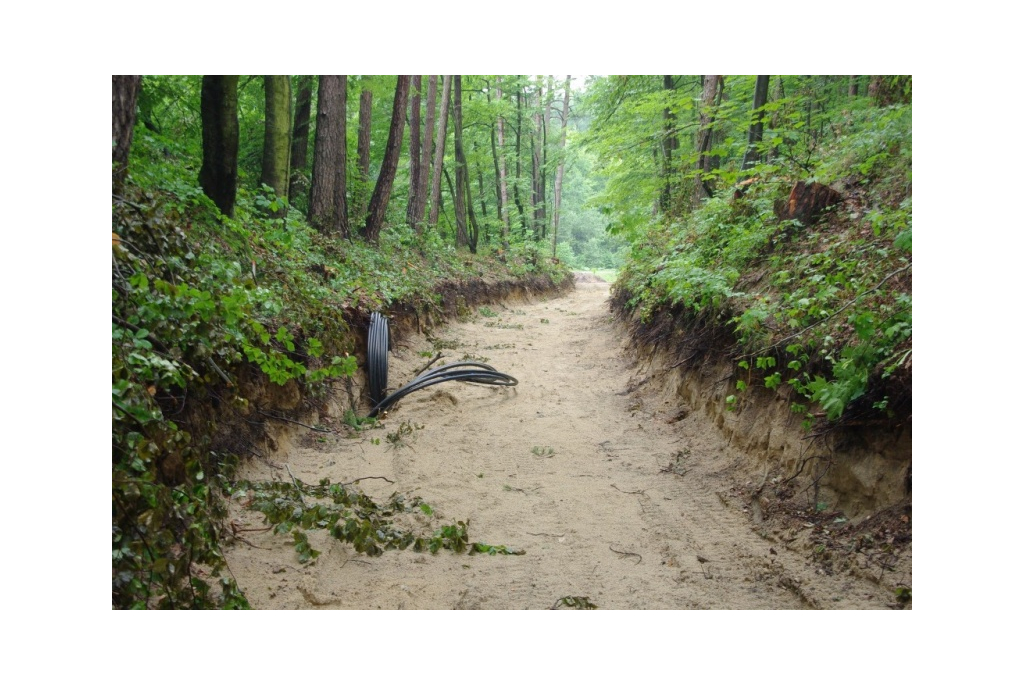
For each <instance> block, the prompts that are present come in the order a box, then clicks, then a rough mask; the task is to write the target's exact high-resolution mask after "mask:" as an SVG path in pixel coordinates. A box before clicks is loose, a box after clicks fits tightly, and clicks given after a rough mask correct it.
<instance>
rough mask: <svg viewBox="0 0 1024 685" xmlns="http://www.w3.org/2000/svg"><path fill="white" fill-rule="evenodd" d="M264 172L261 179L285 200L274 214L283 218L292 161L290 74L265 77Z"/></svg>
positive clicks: (285, 211)
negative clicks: (289, 167) (290, 158)
mask: <svg viewBox="0 0 1024 685" xmlns="http://www.w3.org/2000/svg"><path fill="white" fill-rule="evenodd" d="M263 91H264V102H265V106H264V110H263V114H264V125H263V173H262V175H261V176H260V182H261V183H264V184H265V185H268V186H270V187H271V188H273V189H274V194H275V195H277V197H278V198H279V199H281V200H283V201H284V203H283V204H282V206H281V207H280V208H279V209H278V210H277V211H276V212H274V213H273V215H274V216H276V217H278V218H281V217H283V216H284V215H285V214H286V213H287V211H288V210H287V209H286V207H285V206H284V205H285V204H287V202H288V180H289V173H288V162H289V161H290V160H289V157H290V155H291V149H290V148H291V129H292V86H291V78H290V77H288V76H264V77H263Z"/></svg>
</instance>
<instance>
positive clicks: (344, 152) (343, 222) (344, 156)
mask: <svg viewBox="0 0 1024 685" xmlns="http://www.w3.org/2000/svg"><path fill="white" fill-rule="evenodd" d="M340 78H341V86H340V87H341V100H340V105H341V111H340V112H339V113H338V119H339V120H340V124H341V126H340V128H341V132H340V137H341V145H340V148H341V149H340V150H338V158H337V162H336V163H337V165H338V168H337V171H336V172H335V174H334V193H333V194H334V220H333V223H332V226H333V228H334V232H335V233H337V234H338V235H340V236H342V237H343V238H348V237H349V230H348V188H347V183H348V76H342V77H340Z"/></svg>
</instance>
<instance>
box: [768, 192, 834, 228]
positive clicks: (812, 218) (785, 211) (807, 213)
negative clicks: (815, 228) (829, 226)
mask: <svg viewBox="0 0 1024 685" xmlns="http://www.w3.org/2000/svg"><path fill="white" fill-rule="evenodd" d="M842 200H843V196H842V195H840V194H839V193H838V192H836V191H835V190H833V189H832V188H829V187H828V186H827V185H824V184H822V183H818V182H814V183H811V184H807V183H804V182H803V181H797V183H796V185H795V186H793V190H792V191H791V192H790V193H789V199H788V200H786V201H785V202H777V203H775V216H777V217H779V218H780V219H782V220H783V221H788V220H790V219H797V220H798V221H800V223H802V224H803V225H805V226H810V225H811V224H813V223H814V222H816V221H817V220H818V219H820V218H821V215H822V214H824V213H825V210H827V209H829V208H831V207H832V206H834V205H837V204H839V203H840V202H842Z"/></svg>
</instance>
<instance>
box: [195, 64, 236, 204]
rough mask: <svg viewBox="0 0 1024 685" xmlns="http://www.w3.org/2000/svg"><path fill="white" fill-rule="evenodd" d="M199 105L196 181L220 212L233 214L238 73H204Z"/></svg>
mask: <svg viewBox="0 0 1024 685" xmlns="http://www.w3.org/2000/svg"><path fill="white" fill-rule="evenodd" d="M199 109H200V114H201V116H202V121H203V165H202V167H200V169H199V184H200V185H201V186H202V187H203V192H205V193H206V194H207V196H209V198H210V199H211V200H213V202H214V204H215V205H217V207H218V208H220V211H221V213H222V214H224V215H225V216H234V215H235V193H236V191H237V187H238V77H237V76H204V77H203V89H202V94H201V96H200V105H199Z"/></svg>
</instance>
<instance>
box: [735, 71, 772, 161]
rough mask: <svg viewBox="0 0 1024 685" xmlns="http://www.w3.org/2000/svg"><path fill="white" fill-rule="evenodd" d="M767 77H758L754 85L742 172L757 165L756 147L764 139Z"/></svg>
mask: <svg viewBox="0 0 1024 685" xmlns="http://www.w3.org/2000/svg"><path fill="white" fill-rule="evenodd" d="M770 78H771V77H769V76H758V77H757V82H756V83H755V84H754V108H753V111H752V112H751V114H750V131H749V133H748V134H747V150H746V152H745V153H743V167H742V168H743V170H744V171H746V170H747V169H749V168H750V167H752V166H754V165H755V164H757V159H758V155H759V154H760V153H759V152H758V146H759V145H760V144H761V140H762V139H763V138H764V109H763V108H764V106H765V104H767V102H768V81H769V79H770Z"/></svg>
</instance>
